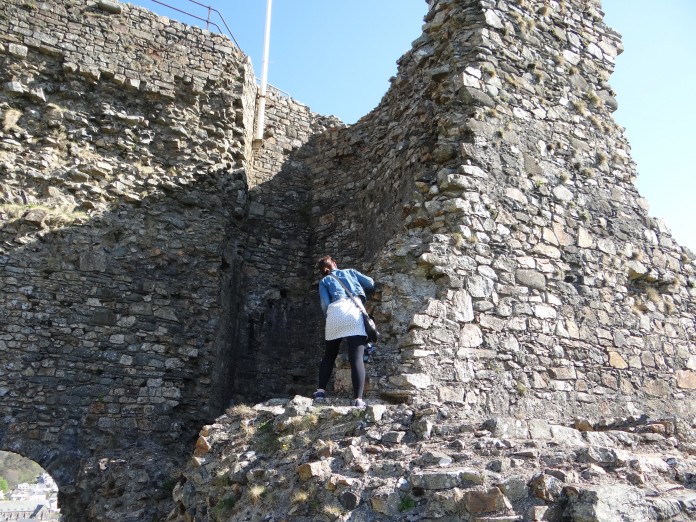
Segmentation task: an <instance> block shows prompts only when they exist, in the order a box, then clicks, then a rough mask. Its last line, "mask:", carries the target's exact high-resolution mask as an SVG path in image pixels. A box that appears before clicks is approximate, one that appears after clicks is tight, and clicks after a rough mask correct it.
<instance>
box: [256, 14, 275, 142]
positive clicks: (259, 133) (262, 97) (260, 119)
mask: <svg viewBox="0 0 696 522" xmlns="http://www.w3.org/2000/svg"><path fill="white" fill-rule="evenodd" d="M272 3H273V0H267V3H266V31H265V34H264V37H263V63H262V65H261V91H260V93H259V105H258V111H257V113H256V114H257V120H256V136H255V138H256V139H257V140H263V127H264V118H265V112H266V84H267V82H268V50H269V48H270V43H271V4H272Z"/></svg>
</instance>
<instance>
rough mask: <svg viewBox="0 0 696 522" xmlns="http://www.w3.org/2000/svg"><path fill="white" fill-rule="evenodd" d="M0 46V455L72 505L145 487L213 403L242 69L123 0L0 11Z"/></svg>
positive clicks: (240, 151) (240, 191) (230, 241)
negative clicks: (45, 478) (21, 461)
mask: <svg viewBox="0 0 696 522" xmlns="http://www.w3.org/2000/svg"><path fill="white" fill-rule="evenodd" d="M0 34H1V35H2V36H0V62H1V65H0V85H1V86H2V88H1V89H0V115H1V117H2V122H1V125H0V177H1V178H2V188H1V197H0V216H1V217H2V219H1V222H0V223H1V224H0V236H1V237H2V241H0V243H1V244H2V246H1V247H0V250H1V251H0V288H1V289H2V290H1V293H0V354H2V361H3V364H2V368H1V369H0V396H1V397H2V400H1V402H0V416H2V418H3V423H2V426H1V427H0V448H2V449H3V450H10V451H15V452H17V453H20V454H22V455H24V456H27V457H29V458H32V459H33V460H35V461H37V462H38V463H39V464H41V465H42V466H43V467H44V468H45V469H47V470H48V471H49V472H50V473H51V474H52V475H53V476H54V478H55V479H56V480H57V482H58V484H59V485H60V488H61V495H62V501H61V502H62V506H63V509H64V514H67V515H68V516H71V514H74V513H81V512H82V511H84V512H85V513H90V512H89V510H87V508H86V507H85V505H86V503H89V502H91V501H92V500H93V498H98V497H102V498H107V497H113V496H119V495H115V493H114V491H120V492H121V494H122V493H123V491H124V490H129V489H133V488H136V489H137V488H139V487H140V488H142V487H143V484H148V485H147V486H146V487H147V488H150V489H151V488H152V484H159V485H158V486H157V487H159V488H161V487H163V485H164V484H165V483H166V481H167V480H168V474H169V472H170V470H171V466H172V463H173V462H175V461H176V460H177V458H179V456H181V455H182V453H181V451H180V450H177V449H175V448H177V447H180V446H181V445H182V444H183V445H185V444H186V443H187V441H190V440H191V437H193V436H194V435H195V433H196V432H197V430H198V428H199V426H200V424H201V422H203V420H204V419H210V418H213V417H214V416H215V415H216V414H218V413H219V412H220V411H221V409H222V407H223V406H224V404H226V402H227V399H228V397H229V395H230V393H231V391H230V389H229V386H230V378H231V372H232V371H233V368H231V366H230V365H228V364H227V360H228V359H229V352H230V350H231V349H232V348H233V343H232V339H231V337H230V336H231V334H232V330H231V328H230V326H229V322H228V321H225V320H224V318H226V317H227V316H229V314H230V313H231V312H230V308H231V306H232V304H233V303H234V300H235V292H236V291H237V288H236V286H235V277H236V275H235V274H234V270H235V266H236V265H235V263H236V255H237V254H236V252H235V251H234V245H235V244H236V243H237V242H238V241H239V237H241V235H242V232H241V229H240V220H241V218H242V217H243V216H244V215H245V212H246V207H247V203H248V202H247V196H248V188H247V176H246V169H247V167H248V165H249V164H250V163H251V150H252V149H251V146H252V130H253V113H254V101H255V95H256V86H255V81H254V73H253V70H252V69H251V66H250V63H249V61H248V59H247V58H246V57H245V56H244V55H243V54H242V53H241V52H240V51H239V50H238V49H236V48H235V47H234V46H233V45H232V43H231V42H230V41H229V40H228V39H227V38H224V37H221V36H217V35H212V34H209V33H207V32H204V31H201V30H198V29H195V28H190V27H186V26H184V25H183V24H179V23H177V22H173V21H170V20H168V19H166V18H160V17H157V16H155V15H153V14H151V13H149V12H147V11H145V10H143V9H138V8H135V7H132V6H128V5H125V4H117V3H109V2H102V3H98V2H63V1H61V2H24V1H21V0H17V1H14V0H11V1H9V2H4V3H3V6H2V9H1V10H0ZM134 444H135V446H134ZM136 447H139V448H145V447H148V450H147V451H145V450H143V449H140V450H138V449H135V448H136ZM124 448H130V449H129V450H127V451H125V452H124ZM157 448H159V449H157ZM119 451H120V452H121V454H120V455H121V456H120V457H118V458H117V454H118V452H119ZM139 452H140V453H139ZM142 452H145V453H147V454H148V455H150V456H147V455H146V456H143V455H142ZM152 455H160V457H161V458H156V459H153V457H152ZM136 461H137V464H136V463H135V462H136ZM97 462H101V464H100V465H97V464H96V463H97ZM124 463H125V464H124ZM124 468H125V469H124ZM117 469H118V470H119V471H116V470H117ZM135 470H137V472H136V471H135ZM121 472H123V473H121ZM129 474H131V475H129ZM132 474H136V475H137V477H138V478H137V479H136V478H135V476H133V475H132ZM78 475H81V476H83V479H84V480H83V481H80V480H78V478H77V477H78ZM114 476H117V477H118V478H116V479H114V478H113V477H114ZM107 479H109V480H107ZM95 491H98V493H95ZM147 497H148V496H147V495H145V496H143V495H141V499H140V500H139V501H138V502H137V503H136V504H135V505H134V506H133V512H134V513H139V514H140V515H142V516H143V518H141V519H144V518H147V517H146V516H145V515H144V514H143V512H141V511H139V510H140V509H146V510H150V512H151V511H152V510H153V506H152V505H147V504H152V503H151V502H149V499H148V498H147ZM144 506H146V507H144ZM100 509H102V510H107V511H108V509H107V507H104V508H100ZM81 510H82V511H81Z"/></svg>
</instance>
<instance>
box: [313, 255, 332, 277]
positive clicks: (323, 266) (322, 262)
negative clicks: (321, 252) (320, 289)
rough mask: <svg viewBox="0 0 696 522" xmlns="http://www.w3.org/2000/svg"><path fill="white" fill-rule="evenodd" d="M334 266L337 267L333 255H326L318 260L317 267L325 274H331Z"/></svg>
mask: <svg viewBox="0 0 696 522" xmlns="http://www.w3.org/2000/svg"><path fill="white" fill-rule="evenodd" d="M334 267H336V261H334V259H333V258H332V257H331V256H324V257H322V258H320V259H319V261H317V268H318V269H319V272H321V275H323V276H326V275H329V273H330V272H331V270H333V269H334Z"/></svg>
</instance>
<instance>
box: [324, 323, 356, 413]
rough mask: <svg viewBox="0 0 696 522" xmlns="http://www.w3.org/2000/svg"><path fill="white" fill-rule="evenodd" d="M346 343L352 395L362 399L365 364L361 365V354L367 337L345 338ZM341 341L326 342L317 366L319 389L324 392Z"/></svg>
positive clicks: (353, 336)
mask: <svg viewBox="0 0 696 522" xmlns="http://www.w3.org/2000/svg"><path fill="white" fill-rule="evenodd" d="M345 339H346V342H347V343H348V361H349V362H350V379H351V381H353V394H354V395H355V397H354V398H355V399H357V398H362V396H363V391H364V389H365V364H364V363H363V353H364V352H365V344H366V343H367V337H365V336H364V335H351V336H350V337H346V338H345ZM341 341H342V339H332V340H331V341H326V351H324V357H322V359H321V364H320V365H319V389H321V390H325V389H326V385H327V384H328V383H329V379H330V378H331V372H333V367H334V363H335V362H336V357H338V349H339V348H340V346H341Z"/></svg>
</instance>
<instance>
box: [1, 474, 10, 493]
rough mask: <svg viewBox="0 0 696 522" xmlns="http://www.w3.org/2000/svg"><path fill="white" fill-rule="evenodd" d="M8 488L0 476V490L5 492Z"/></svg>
mask: <svg viewBox="0 0 696 522" xmlns="http://www.w3.org/2000/svg"><path fill="white" fill-rule="evenodd" d="M9 490H10V485H9V484H8V483H7V481H6V480H5V479H4V478H2V477H0V491H2V492H3V493H7V492H8V491H9Z"/></svg>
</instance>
